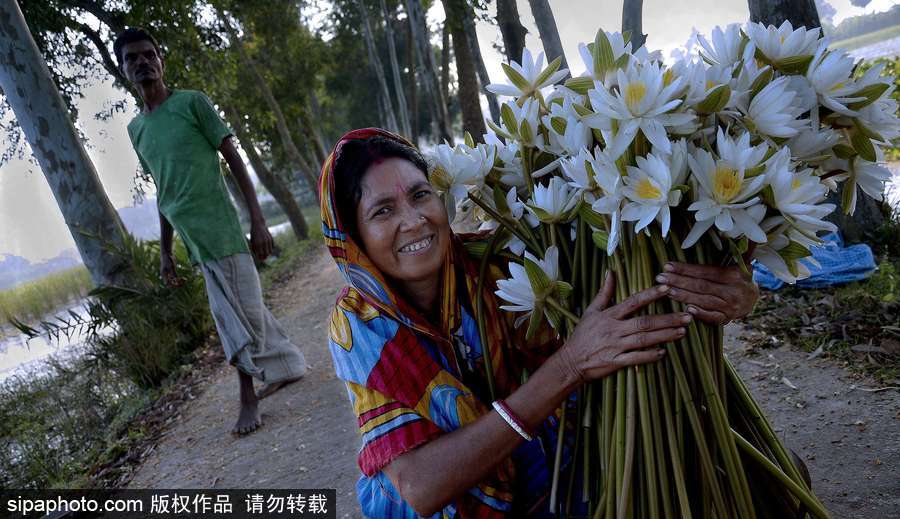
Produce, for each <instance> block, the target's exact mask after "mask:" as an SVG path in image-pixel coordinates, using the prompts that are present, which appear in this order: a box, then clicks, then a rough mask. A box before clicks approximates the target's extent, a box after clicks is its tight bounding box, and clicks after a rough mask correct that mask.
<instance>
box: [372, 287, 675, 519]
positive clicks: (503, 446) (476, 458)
mask: <svg viewBox="0 0 900 519" xmlns="http://www.w3.org/2000/svg"><path fill="white" fill-rule="evenodd" d="M614 285H615V284H614V282H613V281H612V278H611V277H608V278H607V281H606V283H605V284H604V287H603V288H602V289H601V292H600V293H599V294H598V295H597V297H596V298H595V299H594V301H593V302H592V303H591V305H590V306H589V307H588V308H587V309H586V310H585V312H584V315H583V316H582V320H581V323H580V324H579V325H578V326H577V327H576V328H575V330H574V331H573V333H572V336H571V337H570V338H569V340H568V341H566V344H565V345H564V346H563V347H562V348H560V350H559V351H558V352H556V353H555V354H554V355H552V356H551V357H550V358H549V359H548V360H547V361H546V362H545V363H544V364H543V365H542V366H541V367H540V368H539V369H538V370H537V371H535V372H534V373H533V374H532V375H531V376H530V377H529V379H528V381H527V382H526V383H525V384H523V385H522V386H521V387H520V388H519V389H518V390H516V391H515V392H513V393H512V394H511V395H509V396H508V397H507V398H506V399H505V401H506V404H507V405H508V406H509V408H510V409H511V410H512V411H513V413H514V414H516V415H517V416H518V417H519V418H520V419H521V420H522V421H524V422H525V424H526V425H527V426H528V427H530V428H536V427H537V426H538V425H540V424H541V423H542V422H543V421H544V420H546V419H547V417H548V416H550V413H552V412H553V411H554V410H555V409H556V408H558V407H559V405H560V404H561V403H562V402H563V400H564V399H565V398H566V397H567V396H568V395H570V394H571V393H572V392H573V391H574V390H575V389H577V388H578V387H579V386H580V385H581V384H583V383H584V382H585V381H587V380H593V379H597V378H601V377H604V376H606V375H608V374H610V373H612V372H614V371H616V370H618V369H619V368H621V367H624V366H630V365H635V364H643V363H646V362H651V361H655V360H659V359H660V358H662V356H663V355H664V353H665V350H663V349H661V348H650V349H645V348H649V347H651V346H655V345H657V344H661V343H665V342H669V341H673V340H675V339H678V338H680V337H681V336H683V335H684V326H685V325H686V324H687V323H688V322H690V315H689V314H666V315H656V316H641V317H635V318H629V316H630V315H631V314H633V313H634V312H635V311H637V310H638V309H640V308H642V307H644V306H646V305H647V304H649V303H650V302H652V301H655V300H657V299H659V298H661V297H663V296H665V295H666V293H667V291H668V287H666V286H658V287H653V288H650V289H647V290H645V291H643V292H641V293H639V294H636V295H634V296H632V297H630V298H628V299H627V300H625V301H623V302H622V303H620V304H618V305H616V306H614V307H611V308H606V306H607V304H608V303H609V301H610V300H611V299H612V295H613V293H614V288H615V286H614ZM520 441H521V437H520V436H519V435H518V434H517V433H516V432H515V431H514V430H513V429H512V428H510V426H509V425H507V423H506V422H505V421H504V420H503V418H501V417H500V415H499V414H497V413H496V412H491V413H488V414H487V415H485V416H482V417H481V418H479V419H478V420H476V421H475V422H473V423H471V424H468V425H466V426H464V427H461V428H459V429H457V430H455V431H453V432H451V433H448V434H445V435H442V436H440V437H438V438H436V439H435V440H432V441H430V442H428V443H426V444H424V445H422V446H420V447H419V448H417V449H414V450H412V451H409V452H407V453H405V454H403V455H401V456H399V457H397V458H396V459H395V460H394V461H392V462H391V463H389V464H388V465H387V466H385V468H384V473H385V474H386V475H387V476H388V478H390V480H391V482H392V483H393V484H394V486H395V487H396V488H397V489H398V491H399V492H400V495H401V496H402V497H403V499H404V500H405V501H406V502H407V503H409V504H410V506H412V508H413V509H414V510H415V511H416V513H418V514H419V515H422V516H426V517H427V516H430V515H433V514H435V513H436V512H438V511H439V510H441V509H442V508H443V507H444V506H446V505H447V503H449V502H450V501H452V500H453V499H455V498H456V497H458V496H460V495H462V494H463V493H464V492H466V491H467V490H468V489H470V488H472V487H473V486H475V485H477V484H478V483H479V482H480V481H482V480H484V479H485V478H486V477H487V476H489V475H490V474H491V473H492V472H493V471H494V469H495V468H496V467H497V465H498V464H499V463H500V462H502V461H503V460H505V459H506V458H508V457H509V456H510V455H511V454H512V452H513V450H515V448H516V447H517V446H518V445H519V442H520Z"/></svg>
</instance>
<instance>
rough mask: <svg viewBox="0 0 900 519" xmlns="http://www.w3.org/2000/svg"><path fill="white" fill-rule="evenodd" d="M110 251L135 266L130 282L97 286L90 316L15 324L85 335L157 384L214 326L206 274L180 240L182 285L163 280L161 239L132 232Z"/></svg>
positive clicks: (130, 373)
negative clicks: (194, 264) (192, 261)
mask: <svg viewBox="0 0 900 519" xmlns="http://www.w3.org/2000/svg"><path fill="white" fill-rule="evenodd" d="M110 253H111V254H119V255H123V256H126V258H127V259H128V261H129V263H130V264H132V265H133V266H134V277H133V279H131V285H130V286H103V287H99V288H96V289H94V290H92V291H91V292H90V294H89V296H90V297H89V299H88V303H87V317H81V316H78V315H76V314H72V315H69V316H68V317H60V318H57V319H56V320H55V321H44V322H42V323H41V324H40V325H38V329H35V328H32V327H30V326H27V325H25V324H23V323H21V322H18V321H16V322H14V323H13V324H14V325H16V327H17V328H19V330H20V331H22V332H23V333H26V334H28V335H30V336H37V335H41V334H46V335H48V337H49V338H50V339H51V340H55V341H60V340H62V339H71V338H72V337H74V336H75V335H76V334H83V335H85V336H86V337H87V341H86V342H87V345H88V347H89V348H91V349H92V351H93V352H95V353H97V354H98V355H101V356H102V357H104V358H105V361H106V362H107V364H108V367H109V368H110V369H113V370H115V371H117V372H118V373H120V374H121V375H122V376H124V377H125V378H126V379H128V380H130V381H131V382H133V383H134V384H137V385H138V386H140V387H144V388H149V387H156V386H158V385H159V384H161V383H162V382H163V380H165V378H166V377H167V376H168V375H169V374H170V373H171V372H172V370H173V369H175V368H176V367H177V366H178V365H179V363H180V361H181V360H182V358H183V357H184V355H185V354H186V353H188V352H190V351H192V350H193V349H195V348H196V347H197V346H198V345H199V344H201V343H202V342H203V340H204V338H205V337H206V335H207V334H208V333H209V331H210V329H211V328H212V319H211V317H210V315H209V310H208V306H207V300H206V291H205V289H204V286H203V277H202V276H201V275H200V274H199V273H198V272H197V271H196V270H194V268H193V267H192V266H191V265H190V264H189V261H188V257H187V252H186V251H185V249H184V247H183V246H182V245H181V244H180V242H179V246H178V247H176V249H175V256H176V262H177V264H178V265H177V268H178V270H179V274H180V275H181V276H182V277H184V279H185V283H184V284H183V285H182V286H180V287H178V288H167V287H166V286H164V285H163V284H162V281H161V280H160V277H159V243H158V242H156V241H148V242H144V241H136V240H134V239H132V238H130V237H129V238H128V239H127V240H126V242H125V244H124V245H123V247H122V248H121V249H118V250H115V249H113V250H110Z"/></svg>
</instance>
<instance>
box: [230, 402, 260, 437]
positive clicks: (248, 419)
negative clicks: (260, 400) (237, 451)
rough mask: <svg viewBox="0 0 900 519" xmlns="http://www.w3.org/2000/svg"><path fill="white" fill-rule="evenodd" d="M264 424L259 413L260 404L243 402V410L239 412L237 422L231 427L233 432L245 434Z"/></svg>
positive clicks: (239, 434)
mask: <svg viewBox="0 0 900 519" xmlns="http://www.w3.org/2000/svg"><path fill="white" fill-rule="evenodd" d="M261 425H262V417H260V415H259V406H258V405H257V404H256V402H247V403H241V411H240V413H239V414H238V419H237V423H235V424H234V428H233V429H231V434H234V435H236V436H244V435H245V434H250V433H252V432H253V431H255V430H257V429H259V427H260V426H261Z"/></svg>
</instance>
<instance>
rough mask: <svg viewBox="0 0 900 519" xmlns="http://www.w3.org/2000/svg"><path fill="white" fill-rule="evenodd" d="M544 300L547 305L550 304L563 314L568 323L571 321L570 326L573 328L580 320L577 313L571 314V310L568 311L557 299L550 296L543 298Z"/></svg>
mask: <svg viewBox="0 0 900 519" xmlns="http://www.w3.org/2000/svg"><path fill="white" fill-rule="evenodd" d="M544 301H545V302H546V303H547V304H548V305H550V306H551V307H552V308H553V309H554V310H557V311H558V312H559V313H561V314H563V316H564V317H565V318H566V319H568V320H569V322H570V323H572V327H573V328H574V327H575V326H577V325H578V323H580V322H581V319H580V318H579V317H578V316H577V315H575V314H573V313H572V312H570V311H569V309H568V308H566V307H565V306H563V305H561V304H560V303H559V301H557V300H556V299H553V298H552V297H548V298H547V299H544Z"/></svg>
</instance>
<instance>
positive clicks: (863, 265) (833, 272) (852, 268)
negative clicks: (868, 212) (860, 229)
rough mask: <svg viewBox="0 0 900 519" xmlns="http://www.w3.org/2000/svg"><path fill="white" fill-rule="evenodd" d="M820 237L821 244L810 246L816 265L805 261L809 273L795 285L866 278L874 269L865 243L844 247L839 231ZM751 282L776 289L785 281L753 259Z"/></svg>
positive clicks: (868, 248)
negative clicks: (817, 263)
mask: <svg viewBox="0 0 900 519" xmlns="http://www.w3.org/2000/svg"><path fill="white" fill-rule="evenodd" d="M822 239H823V240H824V241H823V243H822V245H819V246H816V247H812V248H811V249H810V251H811V252H812V258H813V259H814V260H816V261H817V262H819V266H818V267H817V266H815V265H814V264H812V263H810V262H805V263H806V266H807V268H809V271H810V274H811V275H810V276H809V277H808V278H806V279H802V280H800V281H798V282H797V286H798V287H803V288H823V287H827V286H832V285H840V284H841V283H849V282H851V281H859V280H862V279H866V278H867V277H869V276H871V275H872V272H874V271H875V256H874V255H873V254H872V249H871V248H870V247H869V246H868V245H866V244H864V243H859V244H856V245H851V246H849V247H844V240H843V239H841V235H840V234H838V233H829V234H826V235H825V236H823V237H822ZM801 261H804V260H801ZM753 281H755V282H756V284H757V285H759V286H760V287H761V288H765V289H768V290H778V289H779V288H781V287H782V286H784V284H785V283H784V281H782V280H780V279H778V278H777V277H775V275H774V274H772V272H771V271H769V269H767V268H766V267H765V266H764V265H763V264H761V263H760V262H758V261H755V262H753Z"/></svg>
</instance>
